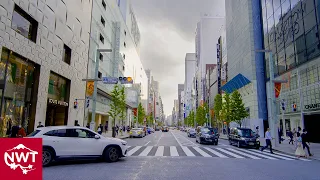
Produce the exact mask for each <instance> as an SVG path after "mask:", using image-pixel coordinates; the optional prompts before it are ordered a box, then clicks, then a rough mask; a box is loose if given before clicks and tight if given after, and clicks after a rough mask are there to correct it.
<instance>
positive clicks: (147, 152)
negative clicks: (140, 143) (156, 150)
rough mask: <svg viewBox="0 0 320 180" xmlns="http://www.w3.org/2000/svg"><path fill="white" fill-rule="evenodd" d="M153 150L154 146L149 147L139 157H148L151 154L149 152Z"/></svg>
mask: <svg viewBox="0 0 320 180" xmlns="http://www.w3.org/2000/svg"><path fill="white" fill-rule="evenodd" d="M152 148H153V146H148V147H147V148H145V149H144V150H143V151H142V152H141V153H140V154H139V156H147V155H148V154H149V152H150V151H151V149H152Z"/></svg>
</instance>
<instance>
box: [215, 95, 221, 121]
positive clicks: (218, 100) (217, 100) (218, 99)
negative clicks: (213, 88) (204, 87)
mask: <svg viewBox="0 0 320 180" xmlns="http://www.w3.org/2000/svg"><path fill="white" fill-rule="evenodd" d="M222 105H223V104H222V96H221V94H217V95H216V96H215V97H214V105H213V111H214V117H215V120H216V121H217V124H220V123H222V120H223V119H222V118H223V117H222V116H221V115H222V114H221V111H222Z"/></svg>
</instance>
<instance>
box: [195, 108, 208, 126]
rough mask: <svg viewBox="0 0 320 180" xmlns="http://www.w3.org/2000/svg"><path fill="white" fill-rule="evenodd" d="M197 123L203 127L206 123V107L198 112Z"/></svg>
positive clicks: (198, 109)
mask: <svg viewBox="0 0 320 180" xmlns="http://www.w3.org/2000/svg"><path fill="white" fill-rule="evenodd" d="M196 122H197V124H198V125H199V126H202V125H203V124H204V123H205V122H206V113H205V108H204V106H199V107H198V108H197V111H196Z"/></svg>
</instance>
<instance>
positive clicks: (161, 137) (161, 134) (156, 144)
mask: <svg viewBox="0 0 320 180" xmlns="http://www.w3.org/2000/svg"><path fill="white" fill-rule="evenodd" d="M162 136H163V133H161V136H160V137H159V139H158V141H157V144H156V146H158V144H159V142H160V139H161V138H162Z"/></svg>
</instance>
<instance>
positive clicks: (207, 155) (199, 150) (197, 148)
mask: <svg viewBox="0 0 320 180" xmlns="http://www.w3.org/2000/svg"><path fill="white" fill-rule="evenodd" d="M193 149H194V150H196V151H197V152H198V153H200V154H201V156H203V157H212V156H210V155H209V154H207V153H206V152H204V151H202V150H201V149H200V148H199V147H193Z"/></svg>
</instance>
